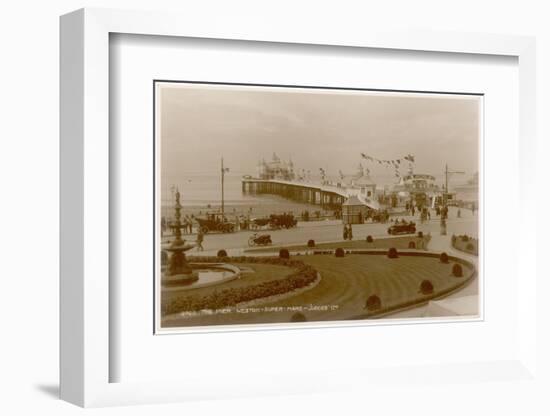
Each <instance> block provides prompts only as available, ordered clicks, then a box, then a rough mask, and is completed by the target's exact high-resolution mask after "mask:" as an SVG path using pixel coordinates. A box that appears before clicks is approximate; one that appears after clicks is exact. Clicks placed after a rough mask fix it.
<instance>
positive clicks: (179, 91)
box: [154, 81, 483, 332]
mask: <svg viewBox="0 0 550 416" xmlns="http://www.w3.org/2000/svg"><path fill="white" fill-rule="evenodd" d="M482 120H483V96H482V95H479V94H462V93H460V94H459V93H434V92H430V93H422V92H406V91H403V92H397V91H379V90H378V91H375V90H363V89H345V88H320V87H306V86H276V85H248V84H239V85H236V84H223V83H198V82H185V81H155V82H154V125H155V129H154V148H155V218H154V221H155V247H154V251H155V252H154V256H155V260H156V261H155V275H154V279H155V280H154V281H155V322H156V331H157V332H162V331H166V332H174V331H178V330H182V331H184V330H189V329H193V328H194V329H197V328H198V327H206V328H209V327H210V328H212V329H216V328H217V329H220V328H221V327H222V326H230V327H231V328H236V327H237V326H243V325H245V326H249V325H262V326H265V325H266V324H278V325H281V324H283V325H285V326H288V325H290V326H293V325H300V326H304V325H311V324H315V323H327V322H335V323H342V322H344V321H346V322H352V321H356V323H357V321H364V320H369V321H373V322H374V321H377V322H382V321H384V322H387V320H404V321H405V322H406V321H409V320H410V321H418V320H428V319H431V320H433V319H441V320H449V318H451V319H450V320H456V319H472V318H478V317H480V312H481V288H482V285H481V284H480V281H481V277H482V276H480V269H481V267H480V261H479V258H480V257H481V255H482V241H480V237H482V236H481V235H480V234H481V226H480V218H482V215H481V214H480V211H479V209H480V202H481V201H480V200H481V192H480V188H481V184H482V179H481V178H482V175H481V178H480V172H481V159H482V141H483V137H482V131H483V126H482ZM481 208H482V204H481ZM394 322H395V321H394Z"/></svg>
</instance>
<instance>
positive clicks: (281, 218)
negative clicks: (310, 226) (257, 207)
mask: <svg viewBox="0 0 550 416" xmlns="http://www.w3.org/2000/svg"><path fill="white" fill-rule="evenodd" d="M297 224H298V220H297V219H296V218H295V217H294V215H292V214H271V215H270V216H269V218H254V219H253V220H252V229H254V230H259V229H262V228H269V229H270V230H279V229H281V228H287V229H288V228H292V227H296V225H297Z"/></svg>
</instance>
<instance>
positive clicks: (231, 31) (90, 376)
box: [60, 9, 537, 407]
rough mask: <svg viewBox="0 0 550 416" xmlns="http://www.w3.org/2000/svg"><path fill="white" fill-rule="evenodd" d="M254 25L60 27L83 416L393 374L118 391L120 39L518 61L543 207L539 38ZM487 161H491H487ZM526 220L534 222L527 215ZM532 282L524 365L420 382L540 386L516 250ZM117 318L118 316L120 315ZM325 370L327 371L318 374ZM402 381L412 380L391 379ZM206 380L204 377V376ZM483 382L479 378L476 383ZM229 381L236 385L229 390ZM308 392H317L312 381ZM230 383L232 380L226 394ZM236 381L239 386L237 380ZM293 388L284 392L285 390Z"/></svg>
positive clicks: (523, 319) (102, 23) (88, 13)
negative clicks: (112, 206) (115, 111)
mask: <svg viewBox="0 0 550 416" xmlns="http://www.w3.org/2000/svg"><path fill="white" fill-rule="evenodd" d="M259 23H260V22H255V24H251V25H250V26H249V27H244V26H239V27H238V28H236V27H234V26H233V25H232V24H231V22H217V24H216V25H215V26H214V25H212V26H209V27H204V26H203V25H202V24H201V23H200V22H197V21H195V20H194V19H193V18H192V16H186V15H179V14H168V13H150V12H137V11H119V10H106V9H82V10H78V11H75V12H73V13H70V14H68V15H65V16H63V17H62V18H61V95H60V96H61V129H60V131H61V157H60V159H61V203H60V205H61V232H60V238H61V277H60V279H61V280H60V286H61V312H60V317H61V318H60V319H61V338H60V349H61V355H60V357H61V369H60V375H61V377H60V378H61V389H60V394H61V398H62V399H64V400H67V401H69V402H71V403H75V404H77V405H80V406H85V407H88V406H106V405H120V404H137V403H158V402H170V401H182V400H191V399H194V398H208V397H236V396H243V395H251V396H253V395H261V394H271V393H273V392H278V393H280V392H287V393H300V392H322V391H325V390H332V389H338V388H341V384H340V382H339V381H338V380H340V379H342V378H345V379H348V380H350V382H351V380H353V383H358V384H359V385H365V386H366V385H372V384H375V383H376V382H378V381H380V380H382V379H384V380H386V382H390V383H391V382H392V380H391V379H389V378H387V377H388V376H386V375H385V374H386V373H385V371H384V369H370V371H369V375H368V376H366V375H365V374H363V373H360V374H359V373H356V372H354V371H351V370H349V369H344V368H343V369H341V370H332V371H333V373H332V376H331V377H329V378H328V379H327V380H326V381H325V382H322V383H320V382H315V380H316V375H315V374H300V375H298V376H296V375H295V374H293V375H292V378H293V381H289V378H291V377H290V374H288V373H284V372H283V373H281V374H277V375H272V377H270V378H269V379H265V380H261V381H258V380H255V381H254V382H252V383H251V382H248V383H247V382H246V380H237V382H235V383H230V384H231V385H229V386H228V388H226V389H222V388H221V386H223V385H224V384H223V383H224V380H222V382H221V384H219V386H218V387H217V388H216V387H214V388H213V387H212V383H211V380H207V379H200V378H198V379H194V380H193V383H191V384H189V383H186V382H185V381H182V382H178V381H160V382H159V381H149V382H143V383H126V382H117V383H114V382H110V372H109V366H110V363H112V362H113V361H114V360H116V359H117V357H116V356H114V355H113V354H112V353H111V351H110V348H109V338H110V336H111V335H110V327H109V319H110V317H109V307H110V302H111V299H110V297H109V290H110V287H109V273H110V264H111V263H110V258H109V254H110V253H109V224H110V221H111V219H110V216H109V201H110V195H109V189H110V187H109V184H110V169H111V168H112V166H110V163H112V161H111V160H110V158H109V91H110V90H109V36H110V34H113V33H124V34H139V35H154V36H172V37H191V38H208V39H228V40H245V41H256V42H281V43H299V44H305V45H332V46H335V47H357V48H383V49H399V50H410V51H431V52H438V53H458V54H488V55H505V56H511V57H516V58H517V59H518V66H519V138H520V139H519V142H518V146H519V149H520V153H519V164H520V172H521V176H520V178H519V182H520V191H519V195H520V196H521V202H520V204H521V210H525V209H526V207H528V206H530V205H532V204H534V195H535V192H534V184H533V183H532V181H531V178H532V177H533V176H534V169H535V163H534V161H535V149H534V144H535V139H536V137H535V130H534V126H535V120H534V117H535V87H536V84H535V41H534V39H533V38H530V37H519V36H509V35H487V34H467V33H437V34H434V33H421V32H402V33H399V32H380V31H377V30H374V29H372V30H369V29H364V30H361V31H360V32H359V33H341V34H334V33H332V34H328V33H326V32H324V31H317V32H316V31H309V32H307V33H303V32H298V31H292V30H283V29H282V28H280V27H278V26H277V25H275V24H268V23H266V22H261V24H259ZM489 157H491V156H490V155H489ZM522 212H526V211H522ZM520 227H521V238H522V241H523V240H524V241H533V242H534V241H536V236H535V229H536V227H535V218H534V216H532V215H523V216H522V217H521V219H520ZM516 250H517V255H518V259H519V265H518V266H519V267H520V270H521V272H522V274H523V278H522V279H523V280H522V286H521V288H520V289H519V290H518V295H517V296H518V322H520V323H521V325H520V326H519V328H518V331H519V333H518V340H519V345H518V350H517V351H518V353H517V355H516V356H513V357H509V359H508V360H505V361H498V362H479V363H471V364H462V365H460V366H454V364H452V363H450V364H444V363H443V364H441V367H437V366H436V367H437V368H435V367H434V366H422V365H420V364H419V369H417V373H416V375H417V377H420V379H430V378H432V377H433V376H434V374H435V373H437V372H438V371H440V370H441V369H442V368H445V369H446V371H448V373H449V374H448V376H449V377H457V376H458V377H461V378H463V379H468V377H470V376H471V372H474V371H476V370H483V371H484V372H485V376H487V374H488V373H491V372H492V373H491V374H493V373H494V377H495V378H496V379H498V378H499V377H503V378H504V379H506V380H518V381H521V380H524V379H526V378H532V377H535V375H536V370H537V363H536V359H535V357H536V355H535V351H536V345H537V338H536V331H537V327H536V304H535V302H533V301H532V299H534V298H535V294H536V289H535V288H536V278H537V272H536V269H535V264H536V262H535V259H534V256H535V250H532V246H530V245H529V244H521V245H519V246H518V247H517V248H516ZM111 306H112V305H111ZM320 370H323V369H322V368H320ZM391 374H392V377H396V376H397V377H400V378H401V379H402V377H403V375H404V374H405V373H403V374H401V373H399V371H397V370H395V369H394V370H392V373H391ZM195 376H196V375H195ZM480 379H481V378H476V377H471V379H469V380H468V381H471V382H476V381H479V380H480ZM230 380H231V379H230ZM308 380H309V381H310V383H308V382H307V381H308ZM227 381H228V380H225V382H227ZM233 381H234V380H233ZM283 384H284V385H285V387H284V389H282V388H281V385H283Z"/></svg>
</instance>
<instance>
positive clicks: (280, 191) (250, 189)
mask: <svg viewBox="0 0 550 416" xmlns="http://www.w3.org/2000/svg"><path fill="white" fill-rule="evenodd" d="M242 191H243V193H250V194H270V195H279V196H282V197H284V198H287V199H291V200H294V201H298V202H302V203H308V204H313V205H320V206H321V207H323V208H325V209H340V208H341V207H342V204H343V203H344V202H345V201H346V200H347V199H348V198H349V197H350V196H351V195H356V196H357V197H358V199H359V200H360V201H361V202H362V203H363V204H364V205H365V206H367V207H369V208H372V209H379V205H378V202H376V201H374V200H370V199H367V198H364V197H363V196H362V195H360V194H359V193H358V189H357V188H348V187H345V186H335V185H323V184H318V183H313V182H305V181H286V180H282V179H259V178H243V179H242Z"/></svg>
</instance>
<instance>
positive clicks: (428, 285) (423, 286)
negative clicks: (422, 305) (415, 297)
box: [420, 280, 434, 295]
mask: <svg viewBox="0 0 550 416" xmlns="http://www.w3.org/2000/svg"><path fill="white" fill-rule="evenodd" d="M420 293H422V294H423V295H431V294H432V293H434V285H433V284H432V282H430V281H429V280H422V283H420Z"/></svg>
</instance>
